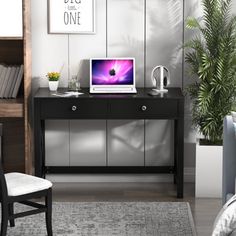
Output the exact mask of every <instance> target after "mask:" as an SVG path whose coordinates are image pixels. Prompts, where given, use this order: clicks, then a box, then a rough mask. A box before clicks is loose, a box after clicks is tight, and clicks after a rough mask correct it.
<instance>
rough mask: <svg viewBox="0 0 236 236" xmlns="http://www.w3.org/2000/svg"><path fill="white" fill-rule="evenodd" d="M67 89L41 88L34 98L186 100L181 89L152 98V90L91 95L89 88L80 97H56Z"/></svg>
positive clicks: (144, 89)
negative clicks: (55, 90) (52, 89)
mask: <svg viewBox="0 0 236 236" xmlns="http://www.w3.org/2000/svg"><path fill="white" fill-rule="evenodd" d="M67 91H68V89H67V88H59V89H58V90H57V92H51V91H49V89H48V88H39V89H38V91H37V92H36V94H35V95H34V98H36V99H55V98H57V99H83V98H91V99H139V98H147V99H184V95H183V93H182V89H181V88H174V87H172V88H168V92H167V93H163V94H158V95H156V96H151V95H149V94H148V93H149V92H150V91H151V88H137V93H136V94H91V93H89V88H82V89H81V90H79V92H81V93H83V94H82V95H79V96H70V97H60V96H56V94H58V95H60V94H63V93H64V92H67Z"/></svg>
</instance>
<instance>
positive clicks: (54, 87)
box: [48, 81, 59, 91]
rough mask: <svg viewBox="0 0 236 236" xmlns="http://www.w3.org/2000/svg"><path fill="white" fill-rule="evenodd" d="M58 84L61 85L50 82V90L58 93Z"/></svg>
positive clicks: (56, 82)
mask: <svg viewBox="0 0 236 236" xmlns="http://www.w3.org/2000/svg"><path fill="white" fill-rule="evenodd" d="M58 83H59V82H58V81H48V85H49V90H50V91H57V88H58Z"/></svg>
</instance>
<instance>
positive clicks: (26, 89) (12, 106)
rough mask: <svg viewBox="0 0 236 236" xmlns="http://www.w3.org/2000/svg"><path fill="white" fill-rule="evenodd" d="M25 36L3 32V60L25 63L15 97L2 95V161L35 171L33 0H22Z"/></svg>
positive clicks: (0, 56)
mask: <svg viewBox="0 0 236 236" xmlns="http://www.w3.org/2000/svg"><path fill="white" fill-rule="evenodd" d="M22 8H23V9H22V13H23V14H22V15H23V26H22V27H23V37H1V36H0V63H4V64H6V65H21V64H23V65H24V77H23V80H22V83H21V86H20V91H19V93H18V95H17V98H16V99H0V122H1V123H3V146H2V148H3V150H2V151H3V165H4V169H5V171H6V172H8V171H20V172H25V173H32V150H31V143H32V141H31V124H30V117H29V107H30V106H29V104H30V93H31V35H30V32H31V30H30V0H22Z"/></svg>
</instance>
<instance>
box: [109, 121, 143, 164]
mask: <svg viewBox="0 0 236 236" xmlns="http://www.w3.org/2000/svg"><path fill="white" fill-rule="evenodd" d="M107 130H108V137H107V139H108V141H107V143H108V147H107V148H108V166H144V151H143V149H144V121H143V120H109V121H108V127H107Z"/></svg>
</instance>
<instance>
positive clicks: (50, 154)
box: [45, 120, 69, 166]
mask: <svg viewBox="0 0 236 236" xmlns="http://www.w3.org/2000/svg"><path fill="white" fill-rule="evenodd" d="M45 165H46V166H69V121H68V120H46V121H45Z"/></svg>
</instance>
